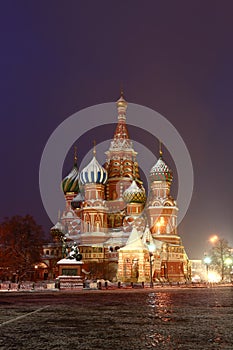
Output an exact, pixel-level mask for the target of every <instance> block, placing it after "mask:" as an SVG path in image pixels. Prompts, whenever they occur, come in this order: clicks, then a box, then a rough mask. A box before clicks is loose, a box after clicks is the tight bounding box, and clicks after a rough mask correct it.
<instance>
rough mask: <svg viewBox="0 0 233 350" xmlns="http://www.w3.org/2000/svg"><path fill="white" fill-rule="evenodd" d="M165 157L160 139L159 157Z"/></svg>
mask: <svg viewBox="0 0 233 350" xmlns="http://www.w3.org/2000/svg"><path fill="white" fill-rule="evenodd" d="M162 157H163V151H162V142H161V141H160V140H159V158H162Z"/></svg>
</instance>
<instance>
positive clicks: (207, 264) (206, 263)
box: [204, 256, 211, 281]
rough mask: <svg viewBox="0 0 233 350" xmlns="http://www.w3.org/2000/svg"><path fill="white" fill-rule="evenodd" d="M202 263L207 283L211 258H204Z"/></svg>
mask: <svg viewBox="0 0 233 350" xmlns="http://www.w3.org/2000/svg"><path fill="white" fill-rule="evenodd" d="M204 263H205V265H206V275H207V281H208V279H209V265H210V263H211V258H210V257H209V256H206V257H205V258H204Z"/></svg>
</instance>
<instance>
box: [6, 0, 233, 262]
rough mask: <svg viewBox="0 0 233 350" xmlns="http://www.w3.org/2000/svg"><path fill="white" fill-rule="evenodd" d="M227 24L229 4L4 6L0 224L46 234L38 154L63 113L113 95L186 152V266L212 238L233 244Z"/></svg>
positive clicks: (231, 63) (231, 70)
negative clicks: (34, 226)
mask: <svg viewBox="0 0 233 350" xmlns="http://www.w3.org/2000/svg"><path fill="white" fill-rule="evenodd" d="M232 13H233V3H232V1H221V2H220V1H145V2H142V1H85V2H84V1H78V0H77V1H58V0H57V1H22V0H21V1H5V2H2V3H1V10H0V27H1V29H0V45H1V56H0V69H1V72H0V73H1V75H0V89H1V90H0V91H1V94H0V96H1V103H0V115H1V139H0V140H1V148H0V152H1V184H2V187H1V201H0V206H1V210H0V217H1V219H2V218H3V217H5V216H11V215H15V214H19V215H24V214H27V213H28V214H31V215H33V216H34V217H35V219H36V221H37V222H38V223H39V224H42V225H43V227H44V229H45V231H46V232H48V231H49V228H50V227H51V225H52V223H51V222H50V220H49V218H48V216H47V214H46V212H45V210H44V207H43V204H42V201H41V197H40V192H39V178H38V177H39V164H40V159H41V155H42V152H43V149H44V147H45V144H46V142H47V140H48V138H49V136H50V135H51V133H52V132H53V131H54V130H55V129H56V128H57V126H58V125H59V124H60V123H61V122H63V121H64V120H65V119H66V118H68V117H69V116H70V115H72V114H73V113H75V112H77V111H79V110H81V109H83V108H85V107H89V106H92V105H95V104H100V103H104V102H113V101H116V100H117V99H118V98H119V91H120V86H121V84H122V85H123V88H124V92H125V96H126V99H127V101H129V102H133V103H136V104H140V105H143V106H147V107H149V108H152V109H153V110H155V111H157V112H159V113H161V114H162V115H163V116H164V117H166V118H167V119H168V120H169V121H170V122H171V123H172V124H173V125H174V127H175V128H176V129H177V130H178V132H179V133H180V135H181V136H182V138H183V140H184V141H185V143H186V145H187V148H188V150H189V152H190V155H191V159H192V162H193V168H194V181H195V183H194V191H193V197H192V201H191V205H190V207H189V210H188V212H187V215H186V216H185V218H184V219H183V221H182V223H181V224H180V226H179V228H178V229H179V232H180V234H181V237H182V239H183V242H184V245H185V247H186V250H187V253H188V255H189V257H190V258H193V259H194V258H201V257H202V256H203V253H204V251H206V250H207V249H208V248H209V247H210V245H209V243H208V238H209V236H210V235H211V234H213V233H214V234H218V235H219V236H222V237H224V238H226V239H227V240H228V241H229V243H230V244H231V245H233V237H232V236H233V235H232V227H233V214H232V209H233V208H232V207H233V206H232V199H233V186H232V174H233V162H232V146H233V136H232V130H233V115H232V112H233V44H232V37H233V19H232ZM130 136H131V138H133V135H132V133H131V135H130ZM108 137H109V138H111V137H112V135H111V134H110V135H108ZM90 138H91V136H90V137H89V138H87V137H86V138H84V140H83V142H82V145H81V143H80V142H79V144H78V148H79V153H80V154H79V157H81V158H82V156H84V155H85V152H86V151H87V148H88V147H89V148H90V147H91V143H92V141H90ZM96 138H97V142H99V141H100V140H101V131H100V133H99V135H98V136H97V137H96ZM72 152H73V151H72V150H71V151H70V154H69V155H68V158H67V161H66V162H65V167H64V173H66V172H67V171H68V170H69V168H71V166H72ZM155 152H157V149H155ZM56 156H57V155H56ZM165 156H166V151H165ZM165 158H166V157H165ZM168 158H169V156H168ZM152 165H153V164H152ZM178 204H179V203H178ZM58 209H59V208H58Z"/></svg>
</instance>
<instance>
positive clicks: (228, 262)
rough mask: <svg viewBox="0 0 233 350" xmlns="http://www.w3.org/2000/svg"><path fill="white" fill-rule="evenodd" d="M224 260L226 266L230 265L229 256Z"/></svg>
mask: <svg viewBox="0 0 233 350" xmlns="http://www.w3.org/2000/svg"><path fill="white" fill-rule="evenodd" d="M224 262H225V264H226V265H227V266H231V265H232V263H233V260H232V259H231V258H226V260H225V261H224Z"/></svg>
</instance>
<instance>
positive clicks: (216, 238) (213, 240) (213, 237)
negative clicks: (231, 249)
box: [209, 235, 219, 243]
mask: <svg viewBox="0 0 233 350" xmlns="http://www.w3.org/2000/svg"><path fill="white" fill-rule="evenodd" d="M218 239H219V238H218V236H217V235H214V236H212V237H210V239H209V241H210V242H211V243H215V242H217V241H218Z"/></svg>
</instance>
